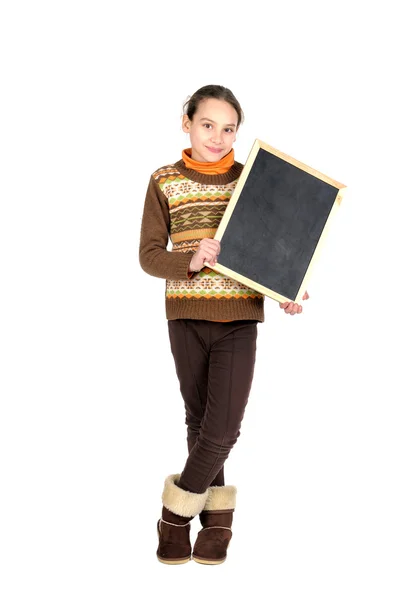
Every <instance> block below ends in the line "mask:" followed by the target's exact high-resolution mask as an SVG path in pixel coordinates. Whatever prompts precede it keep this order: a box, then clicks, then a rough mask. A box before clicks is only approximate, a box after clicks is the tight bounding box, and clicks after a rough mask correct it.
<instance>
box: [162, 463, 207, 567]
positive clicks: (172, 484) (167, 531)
mask: <svg viewBox="0 0 398 600" xmlns="http://www.w3.org/2000/svg"><path fill="white" fill-rule="evenodd" d="M179 479H180V476H179V475H178V474H177V475H170V476H169V477H167V478H166V480H165V482H164V489H163V494H162V502H163V508H162V518H161V519H159V521H158V525H157V530H158V537H159V545H158V549H157V552H156V555H157V557H158V559H159V560H160V562H162V563H165V564H166V565H181V564H183V563H186V562H188V561H190V560H191V550H192V548H191V542H190V538H189V531H190V528H191V525H190V521H191V520H192V519H193V517H195V516H196V515H198V514H199V513H200V512H201V511H202V510H203V508H204V506H205V503H206V500H207V496H208V490H206V491H205V492H203V494H195V493H193V492H187V491H185V490H183V489H182V488H179V487H178V486H177V485H176V484H177V483H178V481H179Z"/></svg>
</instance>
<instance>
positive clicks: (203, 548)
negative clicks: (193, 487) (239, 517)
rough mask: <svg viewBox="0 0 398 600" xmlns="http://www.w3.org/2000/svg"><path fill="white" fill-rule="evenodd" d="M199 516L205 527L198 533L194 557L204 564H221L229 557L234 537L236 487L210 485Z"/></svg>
mask: <svg viewBox="0 0 398 600" xmlns="http://www.w3.org/2000/svg"><path fill="white" fill-rule="evenodd" d="M208 492H209V495H208V498H207V502H206V504H205V506H204V509H203V511H202V512H201V513H200V515H199V518H200V522H201V524H202V527H203V529H201V530H200V531H199V533H198V537H197V539H196V542H195V545H194V548H193V553H192V558H193V559H194V560H195V561H196V562H198V563H202V564H204V565H219V564H221V563H223V562H224V561H225V559H226V558H227V548H228V545H229V542H230V541H231V537H232V530H231V526H232V517H233V512H234V509H235V506H236V487H235V486H233V485H223V486H216V487H210V488H209V489H208Z"/></svg>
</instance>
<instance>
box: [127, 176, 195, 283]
mask: <svg viewBox="0 0 398 600" xmlns="http://www.w3.org/2000/svg"><path fill="white" fill-rule="evenodd" d="M169 235H170V214H169V205H168V202H167V198H166V196H165V195H164V194H163V192H162V191H161V189H160V187H159V185H158V184H157V183H156V181H155V179H154V178H153V176H152V177H151V179H150V181H149V184H148V190H147V193H146V198H145V204H144V212H143V216H142V222H141V239H140V249H139V260H140V265H141V267H142V268H143V270H144V271H145V272H146V273H148V274H149V275H153V276H154V277H161V278H163V279H173V280H184V279H185V280H186V279H190V278H191V277H192V275H193V273H189V272H188V269H189V264H190V262H191V258H192V256H193V253H191V252H190V253H185V252H184V253H183V252H170V251H168V250H167V244H168V241H169Z"/></svg>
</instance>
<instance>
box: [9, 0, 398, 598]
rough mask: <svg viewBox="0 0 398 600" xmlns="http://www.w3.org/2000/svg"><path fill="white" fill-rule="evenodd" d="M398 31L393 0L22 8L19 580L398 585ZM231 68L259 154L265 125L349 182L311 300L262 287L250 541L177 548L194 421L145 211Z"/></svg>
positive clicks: (243, 500)
mask: <svg viewBox="0 0 398 600" xmlns="http://www.w3.org/2000/svg"><path fill="white" fill-rule="evenodd" d="M260 7H261V12H260ZM395 40H396V31H395V26H394V18H393V15H392V2H391V3H387V2H383V1H379V2H377V3H376V2H374V3H370V2H359V1H358V2H347V1H346V2H341V3H338V2H333V3H332V2H329V3H323V2H314V3H308V2H295V3H293V2H292V3H288V2H272V3H269V2H250V1H246V2H242V3H239V4H238V3H236V4H235V3H232V2H221V1H220V2H201V3H193V2H185V3H184V2H172V1H171V2H167V3H163V4H159V5H154V4H151V3H133V2H118V1H116V0H115V1H113V2H96V3H94V2H89V1H84V0H80V1H79V2H76V1H69V2H43V1H37V2H34V3H33V2H32V3H28V2H18V1H17V0H16V1H13V2H11V1H9V2H7V1H6V2H4V3H2V5H1V11H0V60H1V72H0V81H1V90H2V91H1V95H0V103H1V111H0V119H1V130H0V144H1V165H0V169H1V172H0V185H1V190H0V192H1V214H0V246H1V247H0V250H1V254H0V270H1V272H0V286H1V291H0V304H1V307H0V308H1V310H0V319H1V330H0V344H1V365H0V368H1V380H0V384H1V418H0V461H1V462H0V465H1V469H0V486H1V494H0V503H1V510H0V527H1V529H0V549H1V557H0V564H1V575H0V595H1V598H2V600H13V599H24V600H25V599H30V598H40V599H41V600H44V599H52V600H53V599H57V600H61V599H62V600H63V599H68V600H69V599H71V598H73V599H74V600H80V599H84V600H87V599H91V598H93V599H96V600H100V599H101V600H102V599H104V600H105V599H106V600H108V599H112V600H115V599H117V600H124V599H128V598H149V597H151V598H152V597H159V595H161V596H160V597H164V598H173V599H175V598H184V599H185V598H193V599H196V598H203V597H204V595H205V594H206V596H207V597H208V596H209V595H212V596H213V595H215V594H217V597H218V598H220V597H228V598H241V597H242V595H244V596H245V597H250V598H257V597H259V598H269V599H270V600H282V599H283V600H285V599H289V600H292V599H295V598H305V599H306V600H310V599H311V600H312V599H314V600H315V599H316V600H320V599H322V600H328V599H333V600H334V599H336V598H339V600H343V599H344V600H346V599H347V600H352V599H357V598H358V599H361V600H362V599H365V598H366V599H377V600H378V599H380V598H383V600H390V599H391V600H393V599H394V600H396V599H397V597H398V582H397V565H398V551H397V538H398V520H397V506H398V492H397V456H398V448H397V424H398V423H397V408H396V405H397V396H398V394H397V385H396V363H397V342H396V340H397V333H398V332H397V326H396V319H397V317H396V313H397V310H396V298H397V284H396V279H397V268H396V260H397V251H396V243H395V240H396V224H395V215H396V202H397V191H396V190H397V186H396V135H397V127H396V125H397V121H396V115H395V113H396V109H397V96H396V95H395V97H394V93H395V92H394V89H393V82H394V80H396V60H394V59H393V53H394V52H397V44H396V41H395ZM209 83H217V84H222V85H225V86H227V87H229V88H231V89H232V91H233V92H234V93H235V95H236V96H237V98H238V99H239V100H240V102H241V104H242V107H243V110H244V112H245V114H246V120H245V123H244V124H243V126H242V128H241V130H240V131H239V134H238V140H237V142H236V145H235V152H236V158H237V159H238V160H240V161H241V162H245V160H246V158H247V156H248V154H249V151H250V149H251V147H252V144H253V141H254V139H255V138H259V139H261V140H263V141H265V142H267V143H269V144H271V145H273V146H274V147H276V148H278V149H279V150H281V151H283V152H285V153H287V154H290V155H291V156H293V157H295V158H297V159H298V160H301V161H302V162H304V163H306V164H308V165H310V166H312V167H313V168H315V169H318V170H319V171H322V172H324V173H326V174H327V175H329V176H330V177H332V178H334V179H336V180H337V181H341V182H342V183H344V184H345V185H347V190H346V195H345V198H344V201H343V203H342V205H341V207H340V209H339V211H338V214H337V216H336V219H335V221H334V223H333V226H332V228H331V230H330V235H329V236H328V239H327V243H326V245H325V247H324V251H323V253H322V255H321V257H320V259H319V262H318V265H317V269H316V271H315V272H314V275H313V280H312V281H311V284H310V285H309V293H310V296H311V298H310V300H308V301H307V302H306V303H305V304H304V312H303V314H302V315H300V316H296V317H290V316H287V315H285V314H284V313H283V311H281V310H280V309H279V306H278V304H277V303H276V302H274V301H272V300H267V301H266V321H265V323H264V324H261V325H260V326H259V337H258V354H257V362H256V372H255V379H254V382H253V387H252V394H251V398H250V402H249V405H248V408H247V411H246V416H245V419H244V422H243V426H242V432H241V437H240V439H239V441H238V443H237V445H236V446H235V448H234V449H233V451H232V453H231V455H230V457H229V459H228V461H227V463H226V465H225V471H226V476H227V482H228V483H232V484H235V485H236V486H237V487H238V499H237V510H236V513H235V524H234V536H233V539H232V542H231V546H230V550H229V557H228V560H227V562H226V563H225V564H224V565H222V566H220V567H217V568H214V567H213V568H211V567H203V566H200V565H198V564H196V563H193V562H191V563H189V564H188V565H184V566H180V567H166V566H164V565H161V564H160V563H158V562H157V560H156V557H155V551H156V545H157V538H156V532H155V527H156V521H157V518H158V517H159V515H160V508H161V499H160V496H161V492H162V488H163V481H164V478H165V477H166V476H167V475H168V474H170V473H174V472H178V471H180V470H181V469H182V467H183V464H184V461H185V456H186V448H185V425H184V414H183V405H182V400H181V397H180V394H179V389H178V384H177V378H176V375H175V372H174V365H173V362H172V357H171V353H170V349H169V342H168V336H167V322H166V319H165V310H164V281H162V280H160V279H155V278H152V277H150V276H148V275H147V274H146V273H144V272H143V271H142V270H141V269H140V266H139V263H138V244H139V232H140V221H141V214H142V208H143V202H144V197H145V192H146V187H147V184H148V181H149V176H150V174H151V173H152V172H153V171H154V170H155V169H156V168H158V167H159V166H161V165H164V164H167V163H169V162H173V161H175V160H177V159H179V158H180V155H181V150H182V149H183V148H185V147H188V146H189V140H188V139H187V137H186V136H185V134H183V133H182V132H181V128H180V117H181V112H182V104H183V102H184V101H185V100H186V98H187V96H188V95H189V94H192V93H193V92H194V91H195V90H196V89H198V88H199V87H201V86H202V85H205V84H209ZM197 529H198V524H197V523H196V521H194V522H193V526H192V538H193V541H194V535H195V532H196V531H197Z"/></svg>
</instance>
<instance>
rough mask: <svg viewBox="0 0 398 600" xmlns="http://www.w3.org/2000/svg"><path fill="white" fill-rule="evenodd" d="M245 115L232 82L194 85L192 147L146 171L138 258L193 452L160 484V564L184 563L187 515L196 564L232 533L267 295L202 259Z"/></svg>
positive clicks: (210, 246) (237, 170)
mask: <svg viewBox="0 0 398 600" xmlns="http://www.w3.org/2000/svg"><path fill="white" fill-rule="evenodd" d="M242 121H243V112H242V109H241V106H240V104H239V102H238V100H237V99H236V98H235V96H234V94H233V93H232V92H231V91H230V90H229V89H227V88H225V87H223V86H220V85H208V86H205V87H202V88H200V89H199V90H197V91H196V92H195V93H194V94H193V95H192V96H191V97H190V99H189V100H188V101H187V102H186V104H185V105H184V115H183V118H182V129H183V131H184V132H185V133H187V134H189V137H190V143H191V148H189V149H186V150H183V152H182V158H181V159H180V160H178V161H177V162H176V163H174V164H171V165H166V166H164V167H161V168H160V169H157V170H156V171H155V172H154V173H153V174H152V176H151V178H150V181H149V185H148V191H147V195H146V200H145V206H144V212H143V218H142V225H141V240H140V264H141V267H142V268H143V269H144V271H146V272H147V273H149V274H150V275H153V276H155V277H161V278H164V279H166V317H167V319H168V328H169V336H170V344H171V351H172V354H173V357H174V361H175V366H176V371H177V376H178V379H179V382H180V389H181V394H182V397H183V399H184V404H185V411H186V425H187V441H188V452H189V456H188V459H187V460H186V462H185V465H184V466H183V469H182V471H181V473H179V474H174V475H170V476H169V477H167V478H166V480H165V483H164V489H163V494H162V501H163V507H162V516H161V518H160V519H159V521H158V524H157V531H158V537H159V545H158V549H157V557H158V559H159V560H160V561H161V562H163V563H166V564H181V563H185V562H188V561H189V560H190V558H191V542H190V537H189V530H190V521H191V519H192V518H193V517H195V516H196V515H199V518H200V522H201V524H202V529H201V531H200V532H199V534H198V538H197V540H196V542H195V545H194V548H193V553H192V558H193V559H194V560H195V561H197V562H199V563H203V564H219V563H221V562H223V561H224V560H225V558H226V553H227V547H228V544H229V541H230V539H231V536H232V531H231V525H232V514H233V511H234V508H235V500H236V488H235V487H234V486H231V485H225V481H224V469H223V465H224V462H225V461H226V459H227V457H228V455H229V453H230V451H231V449H232V447H233V445H234V444H235V442H236V441H237V439H238V437H239V434H240V426H241V422H242V419H243V415H244V410H245V407H246V404H247V401H248V397H249V392H250V388H251V383H252V377H253V370H254V363H255V353H256V337H257V323H258V322H263V321H264V311H263V305H264V297H263V295H262V294H260V293H258V292H256V291H254V290H252V289H248V288H247V287H246V286H244V285H243V284H240V283H238V282H236V281H234V280H232V279H229V278H228V277H226V276H223V275H220V274H218V273H216V272H214V271H213V270H212V269H211V268H208V267H206V266H204V262H208V263H209V264H210V265H211V266H214V265H215V264H216V262H217V256H218V254H219V252H220V243H219V242H218V241H216V240H214V239H213V237H214V235H215V233H216V231H217V227H218V224H219V222H220V220H221V217H222V216H223V213H224V211H225V209H226V207H227V205H228V201H229V199H230V197H231V195H232V193H233V191H234V189H235V187H236V184H237V182H238V178H239V175H240V174H241V171H242V169H243V165H242V164H240V163H239V162H236V161H235V157H234V150H233V149H232V146H233V144H234V142H235V140H236V134H237V131H238V129H239V126H240V124H241V123H242ZM169 237H170V239H171V242H172V251H168V250H167V245H168V242H169ZM307 297H308V295H307V294H305V296H304V298H303V299H306V298H307ZM280 307H281V308H283V309H284V310H285V312H286V313H287V314H291V315H294V314H297V313H301V311H302V307H301V305H298V304H296V303H293V302H290V303H289V302H286V303H283V304H280Z"/></svg>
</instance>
